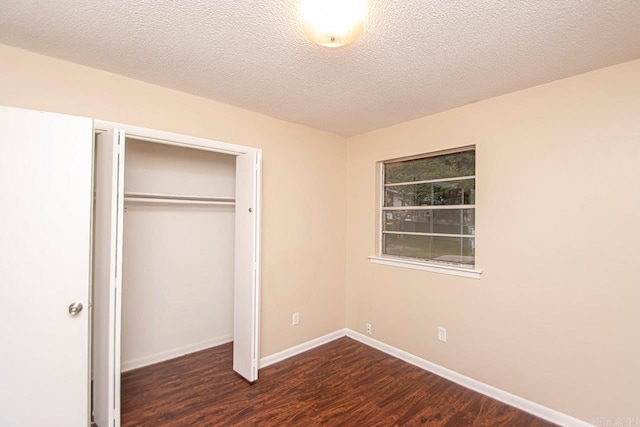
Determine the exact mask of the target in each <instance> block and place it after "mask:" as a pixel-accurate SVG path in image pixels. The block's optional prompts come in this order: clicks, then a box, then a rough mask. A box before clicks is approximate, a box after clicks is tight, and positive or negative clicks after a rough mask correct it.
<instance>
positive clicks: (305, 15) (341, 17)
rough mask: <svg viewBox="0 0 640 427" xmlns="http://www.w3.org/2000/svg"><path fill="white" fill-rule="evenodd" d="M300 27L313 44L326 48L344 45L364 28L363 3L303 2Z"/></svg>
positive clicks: (337, 0) (354, 0) (352, 0)
mask: <svg viewBox="0 0 640 427" xmlns="http://www.w3.org/2000/svg"><path fill="white" fill-rule="evenodd" d="M301 14H302V17H301V18H302V28H303V29H304V32H305V34H306V36H307V38H309V40H311V41H312V42H314V43H317V44H319V45H321V46H325V47H339V46H344V45H347V44H349V43H351V42H353V41H354V40H355V39H357V38H358V36H359V35H360V33H362V28H363V25H364V2H363V1H362V0H302V3H301Z"/></svg>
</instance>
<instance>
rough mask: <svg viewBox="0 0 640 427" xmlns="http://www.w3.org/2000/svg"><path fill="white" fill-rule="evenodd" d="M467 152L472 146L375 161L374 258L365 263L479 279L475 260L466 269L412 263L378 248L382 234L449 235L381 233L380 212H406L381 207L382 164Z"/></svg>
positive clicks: (443, 180)
mask: <svg viewBox="0 0 640 427" xmlns="http://www.w3.org/2000/svg"><path fill="white" fill-rule="evenodd" d="M468 150H475V146H473V145H471V146H466V147H459V148H455V149H451V150H442V151H437V152H431V153H425V154H420V155H415V156H410V157H401V158H396V159H388V160H383V161H379V162H377V178H378V179H377V191H376V194H377V212H376V214H377V221H376V224H377V230H376V233H377V241H376V252H377V255H375V256H374V255H372V256H369V257H368V258H369V260H370V261H371V263H373V264H380V265H388V266H394V267H401V268H409V269H413V270H421V271H429V272H434V273H442V274H449V275H453V276H461V277H468V278H473V279H479V278H480V274H481V273H482V271H481V270H479V269H477V264H475V259H474V265H473V266H467V265H462V264H460V265H458V264H453V263H444V262H443V263H439V262H437V261H430V260H421V259H414V258H403V257H396V256H393V255H386V254H383V253H382V250H383V244H382V240H383V235H384V234H403V235H409V234H419V235H426V236H429V235H434V236H436V235H437V236H444V237H447V236H449V235H446V234H445V235H443V234H436V233H433V234H431V233H411V232H401V233H400V232H389V231H387V232H385V231H384V226H383V221H384V219H383V217H384V212H388V211H393V210H406V209H407V207H406V206H402V207H385V206H384V194H385V186H386V185H385V182H384V181H385V176H384V175H385V164H388V163H394V162H398V161H407V160H417V159H423V158H428V157H435V156H439V155H443V154H453V153H460V152H464V151H468ZM472 178H473V179H475V178H476V175H475V174H474V175H472V176H465V177H453V178H443V179H432V180H425V181H415V182H411V183H394V184H393V185H410V184H411V185H415V184H425V183H433V182H449V181H456V180H462V179H472ZM447 208H448V209H451V206H442V207H440V206H429V207H413V208H412V210H421V209H425V210H426V209H428V210H433V209H447ZM455 208H456V209H465V208H473V209H475V204H473V205H456V206H455ZM474 225H475V224H474ZM453 237H473V238H477V235H476V234H473V235H466V234H460V235H457V234H456V235H455V236H453Z"/></svg>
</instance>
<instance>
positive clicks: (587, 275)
mask: <svg viewBox="0 0 640 427" xmlns="http://www.w3.org/2000/svg"><path fill="white" fill-rule="evenodd" d="M472 144H475V146H476V150H477V152H476V157H477V161H476V182H477V193H476V226H477V227H476V233H477V234H476V235H477V242H476V261H477V268H479V269H481V270H482V275H481V278H480V280H475V279H470V278H463V277H454V276H449V275H443V274H438V273H430V272H425V271H416V270H408V269H403V268H398V267H392V266H385V265H374V264H371V263H370V262H369V260H368V259H367V256H368V255H375V242H376V233H375V230H376V202H375V199H376V191H377V189H376V162H377V161H381V160H385V159H392V158H397V157H402V156H408V155H415V154H420V153H428V152H432V151H436V150H442V149H449V148H455V147H461V146H467V145H472ZM639 164H640V61H633V62H629V63H624V64H621V65H617V66H614V67H610V68H605V69H602V70H598V71H594V72H591V73H588V74H583V75H579V76H576V77H573V78H569V79H565V80H560V81H557V82H553V83H549V84H546V85H542V86H538V87H534V88H530V89H527V90H523V91H519V92H515V93H512V94H509V95H505V96H501V97H498V98H493V99H490V100H487V101H483V102H478V103H475V104H471V105H468V106H465V107H462V108H458V109H455V110H451V111H448V112H445V113H441V114H437V115H434V116H430V117H425V118H422V119H419V120H415V121H411V122H407V123H403V124H400V125H397V126H393V127H389V128H385V129H381V130H378V131H375V132H371V133H367V134H363V135H359V136H357V137H353V138H350V139H349V141H348V148H347V194H348V202H347V206H348V208H347V248H348V249H347V327H348V328H351V329H353V330H356V331H359V332H361V333H365V322H369V323H372V325H373V334H374V338H376V339H378V340H381V341H383V342H386V343H388V344H390V345H393V346H395V347H398V348H401V349H402V350H405V351H408V352H410V353H413V354H415V355H418V356H420V357H422V358H424V359H427V360H429V361H432V362H434V363H437V364H439V365H441V366H444V367H446V368H449V369H452V370H454V371H457V372H459V373H462V374H464V375H467V376H469V377H471V378H474V379H476V380H479V381H482V382H484V383H487V384H490V385H493V386H495V387H498V388H500V389H502V390H505V391H508V392H510V393H512V394H515V395H518V396H521V397H524V398H526V399H529V400H531V401H533V402H537V403H539V404H542V405H545V406H547V407H550V408H552V409H555V410H558V411H561V412H563V413H566V414H569V415H572V416H574V417H577V418H580V419H583V420H586V421H588V422H593V421H597V420H598V419H603V418H598V417H622V419H624V420H627V419H629V418H628V417H640V399H638V384H640V364H639V363H638V360H640V339H638V338H639V337H640V335H639V333H638V325H640V309H639V304H640V303H639V301H640V286H638V283H639V282H638V277H637V276H638V275H637V272H636V271H635V270H634V268H635V267H636V266H637V263H638V256H639V254H640V222H639V219H638V218H639V212H640V190H639V187H638V183H640V167H639ZM439 326H441V327H445V328H446V329H447V342H446V343H444V342H440V341H438V340H437V327H439ZM634 419H637V418H634Z"/></svg>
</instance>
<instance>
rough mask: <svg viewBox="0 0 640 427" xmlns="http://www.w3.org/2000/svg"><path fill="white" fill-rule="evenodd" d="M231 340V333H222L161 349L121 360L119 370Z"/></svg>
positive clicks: (159, 360)
mask: <svg viewBox="0 0 640 427" xmlns="http://www.w3.org/2000/svg"><path fill="white" fill-rule="evenodd" d="M231 341H233V335H224V336H221V337H217V338H213V339H210V340H206V341H201V342H199V343H196V344H191V345H188V346H184V347H180V348H174V349H171V350H167V351H163V352H161V353H156V354H151V355H149V356H144V357H139V358H137V359H133V360H127V361H124V360H123V361H122V363H121V366H120V368H121V371H122V372H127V371H130V370H132V369H138V368H142V367H143V366H149V365H153V364H154V363H158V362H164V361H165V360H169V359H173V358H175V357H180V356H184V355H185V354H189V353H194V352H196V351H200V350H204V349H206V348H210V347H215V346H217V345H222V344H226V343H228V342H231Z"/></svg>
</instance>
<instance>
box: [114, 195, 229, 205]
mask: <svg viewBox="0 0 640 427" xmlns="http://www.w3.org/2000/svg"><path fill="white" fill-rule="evenodd" d="M124 201H125V202H134V203H164V204H182V205H229V206H233V205H235V204H236V200H235V198H233V197H211V196H191V195H188V196H187V195H183V194H157V193H124Z"/></svg>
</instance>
